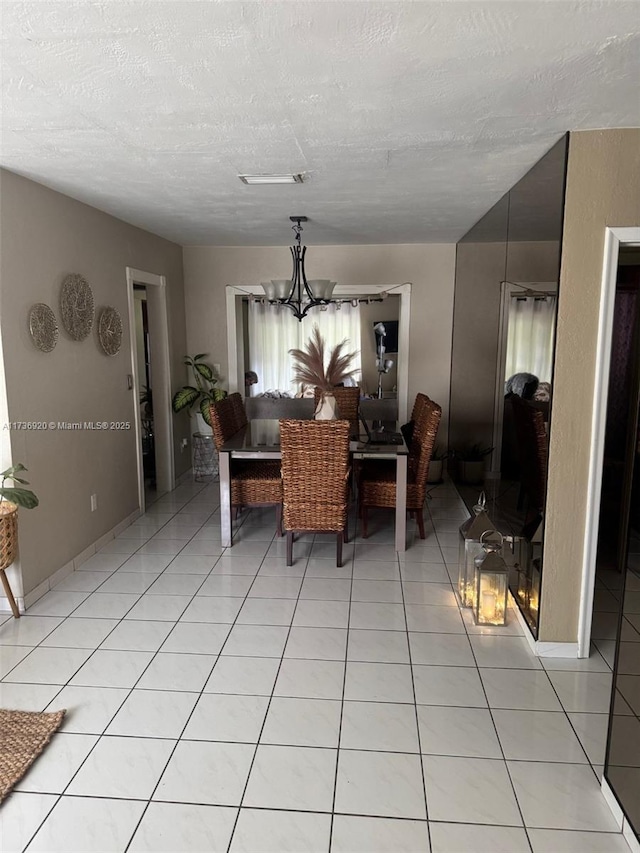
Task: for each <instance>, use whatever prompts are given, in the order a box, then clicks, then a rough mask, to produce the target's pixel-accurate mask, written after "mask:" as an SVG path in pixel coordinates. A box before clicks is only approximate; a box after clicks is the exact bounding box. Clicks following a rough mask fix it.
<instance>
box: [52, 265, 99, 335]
mask: <svg viewBox="0 0 640 853" xmlns="http://www.w3.org/2000/svg"><path fill="white" fill-rule="evenodd" d="M60 312H61V314H62V325H63V326H64V328H65V331H66V332H67V333H68V334H69V335H70V336H71V337H72V338H73V340H74V341H83V340H84V339H85V338H86V337H87V335H88V334H89V332H90V331H91V328H92V327H93V314H94V309H93V293H92V291H91V288H90V287H89V284H88V282H87V280H86V279H85V278H83V277H82V276H81V275H78V274H77V273H73V274H72V275H68V276H67V277H66V278H65V280H64V281H63V282H62V290H61V292H60Z"/></svg>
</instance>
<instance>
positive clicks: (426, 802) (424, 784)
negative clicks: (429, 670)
mask: <svg viewBox="0 0 640 853" xmlns="http://www.w3.org/2000/svg"><path fill="white" fill-rule="evenodd" d="M427 509H428V507H427ZM398 571H401V569H400V559H399V558H398ZM400 589H401V593H402V610H403V613H404V624H405V629H406V637H407V653H408V657H409V674H410V676H411V690H412V691H413V711H414V717H415V721H416V734H417V739H418V758H419V761H420V772H421V774H422V795H423V797H424V810H425V819H426V823H427V839H428V842H429V850H432V849H433V845H432V843H431V826H430V821H429V799H428V796H427V779H426V775H425V767H424V756H423V754H422V739H421V736H420V718H419V716H418V700H417V696H416V682H415V678H414V674H413V656H412V654H411V638H410V636H409V621H408V619H407V603H406V601H405V597H404V585H403V584H401V585H400Z"/></svg>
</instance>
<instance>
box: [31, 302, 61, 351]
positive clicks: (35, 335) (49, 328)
mask: <svg viewBox="0 0 640 853" xmlns="http://www.w3.org/2000/svg"><path fill="white" fill-rule="evenodd" d="M29 334H30V335H31V340H32V341H33V343H34V344H35V345H36V347H37V348H38V349H39V350H42V352H51V350H52V349H53V348H54V347H55V345H56V344H57V343H58V321H57V320H56V315H55V314H54V313H53V311H52V310H51V308H49V306H48V305H45V303H44V302H36V304H35V305H32V306H31V309H30V311H29Z"/></svg>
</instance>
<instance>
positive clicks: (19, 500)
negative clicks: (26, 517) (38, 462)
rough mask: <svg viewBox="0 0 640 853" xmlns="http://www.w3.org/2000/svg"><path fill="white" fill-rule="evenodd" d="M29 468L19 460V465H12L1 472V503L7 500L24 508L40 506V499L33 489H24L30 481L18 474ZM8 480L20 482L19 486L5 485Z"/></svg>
mask: <svg viewBox="0 0 640 853" xmlns="http://www.w3.org/2000/svg"><path fill="white" fill-rule="evenodd" d="M26 470H27V469H26V468H25V467H24V465H22V464H21V463H20V462H18V464H17V465H12V466H11V468H7V470H6V471H3V472H2V473H1V474H0V477H2V486H0V503H2V501H4V500H6V501H9V502H10V503H12V504H15V505H16V506H21V507H23V508H24V509H33V508H34V507H36V506H38V504H39V503H40V501H39V500H38V498H37V497H36V496H35V495H34V493H33V492H32V491H31V489H23V488H22V487H23V486H28V485H29V482H28V481H27V480H23V479H22V477H18V476H16V475H17V474H21V473H22V472H23V471H26ZM7 480H12V481H13V482H14V483H19V484H20V485H19V486H5V483H6V481H7Z"/></svg>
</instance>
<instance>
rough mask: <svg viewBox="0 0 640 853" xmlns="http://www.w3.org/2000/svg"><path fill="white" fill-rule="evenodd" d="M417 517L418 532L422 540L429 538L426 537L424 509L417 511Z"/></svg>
mask: <svg viewBox="0 0 640 853" xmlns="http://www.w3.org/2000/svg"><path fill="white" fill-rule="evenodd" d="M416 516H417V518H418V531H419V532H420V538H421V539H426V538H427V537H426V536H425V535H424V516H423V515H422V507H420V509H417V510H416Z"/></svg>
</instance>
